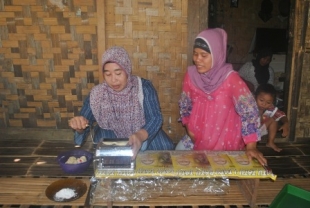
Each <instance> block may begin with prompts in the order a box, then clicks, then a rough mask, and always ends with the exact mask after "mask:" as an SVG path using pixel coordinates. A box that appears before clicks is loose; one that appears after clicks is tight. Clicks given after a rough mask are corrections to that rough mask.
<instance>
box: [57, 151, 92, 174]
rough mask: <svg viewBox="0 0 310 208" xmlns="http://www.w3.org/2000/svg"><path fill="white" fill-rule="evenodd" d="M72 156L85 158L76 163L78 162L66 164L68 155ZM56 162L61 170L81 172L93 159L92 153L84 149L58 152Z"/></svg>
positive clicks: (72, 172)
mask: <svg viewBox="0 0 310 208" xmlns="http://www.w3.org/2000/svg"><path fill="white" fill-rule="evenodd" d="M71 156H74V157H76V158H80V157H82V156H85V157H86V158H87V160H86V162H83V163H78V164H66V162H67V161H68V159H69V157H71ZM57 160H58V163H59V165H60V167H61V168H62V170H63V171H64V172H66V173H71V174H75V173H82V172H84V171H85V170H87V168H88V167H89V165H90V164H91V163H92V160H93V154H92V153H91V152H88V151H85V150H81V149H78V150H72V151H67V152H63V153H60V154H59V155H58V157H57Z"/></svg>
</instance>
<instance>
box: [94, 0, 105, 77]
mask: <svg viewBox="0 0 310 208" xmlns="http://www.w3.org/2000/svg"><path fill="white" fill-rule="evenodd" d="M96 9H97V11H96V12H97V37H98V42H97V48H98V51H97V53H98V70H99V82H100V83H101V82H102V81H103V76H102V70H101V64H102V63H101V56H102V54H103V53H104V51H105V50H106V35H105V1H104V0H96Z"/></svg>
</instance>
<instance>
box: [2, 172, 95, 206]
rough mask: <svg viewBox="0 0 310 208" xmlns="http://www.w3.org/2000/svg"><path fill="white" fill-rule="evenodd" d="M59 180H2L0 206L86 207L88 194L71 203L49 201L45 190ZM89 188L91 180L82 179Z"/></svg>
mask: <svg viewBox="0 0 310 208" xmlns="http://www.w3.org/2000/svg"><path fill="white" fill-rule="evenodd" d="M57 180H59V178H19V177H18V178H15V177H13V178H4V177H2V178H0V187H1V188H0V204H5V205H9V204H22V205H61V206H65V205H70V206H84V203H85V200H86V197H87V194H84V195H83V196H82V197H81V198H79V199H77V200H74V201H71V202H55V201H52V200H50V199H48V198H47V197H46V195H45V189H46V188H47V187H48V186H49V185H50V184H51V183H53V182H54V181H57ZM81 180H82V181H83V182H84V183H85V184H87V187H89V179H81Z"/></svg>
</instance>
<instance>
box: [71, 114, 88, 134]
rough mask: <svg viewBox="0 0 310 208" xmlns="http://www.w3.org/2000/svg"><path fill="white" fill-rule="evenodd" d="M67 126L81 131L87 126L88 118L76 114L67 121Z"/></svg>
mask: <svg viewBox="0 0 310 208" xmlns="http://www.w3.org/2000/svg"><path fill="white" fill-rule="evenodd" d="M68 124H69V126H70V127H71V128H72V129H74V130H75V131H77V132H79V133H82V132H83V131H84V129H86V128H87V127H88V120H87V119H86V118H84V117H83V116H76V117H73V118H71V119H70V120H69V121H68Z"/></svg>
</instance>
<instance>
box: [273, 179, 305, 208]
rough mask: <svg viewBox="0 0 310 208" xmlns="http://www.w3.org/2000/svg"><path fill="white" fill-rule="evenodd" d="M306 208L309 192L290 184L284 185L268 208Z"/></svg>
mask: <svg viewBox="0 0 310 208" xmlns="http://www.w3.org/2000/svg"><path fill="white" fill-rule="evenodd" d="M306 207H310V192H309V191H306V190H304V189H301V188H298V187H296V186H293V185H291V184H286V185H285V186H284V187H283V188H282V190H281V191H280V192H279V193H278V195H277V196H276V197H275V198H274V200H273V201H272V203H271V204H270V206H269V208H306Z"/></svg>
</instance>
